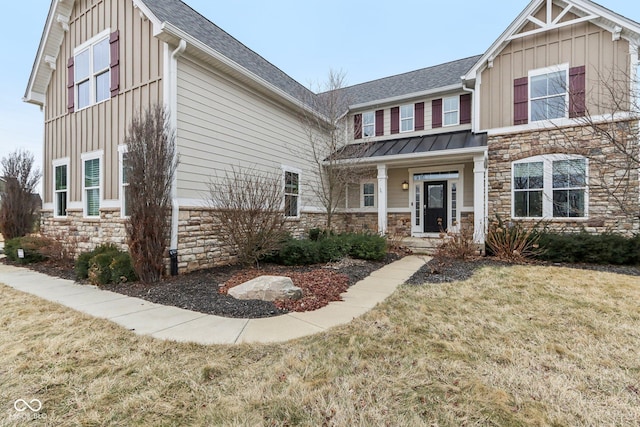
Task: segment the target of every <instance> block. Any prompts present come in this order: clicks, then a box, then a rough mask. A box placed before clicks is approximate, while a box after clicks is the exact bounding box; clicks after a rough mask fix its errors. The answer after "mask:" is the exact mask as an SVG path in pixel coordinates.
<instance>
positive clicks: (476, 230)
mask: <svg viewBox="0 0 640 427" xmlns="http://www.w3.org/2000/svg"><path fill="white" fill-rule="evenodd" d="M485 163H486V162H485V155H484V154H481V155H478V156H474V157H473V242H474V243H476V244H479V245H484V237H485V231H486V230H485V226H486V221H487V205H486V188H487V187H486V179H487V168H486V166H485Z"/></svg>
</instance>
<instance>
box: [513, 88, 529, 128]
mask: <svg viewBox="0 0 640 427" xmlns="http://www.w3.org/2000/svg"><path fill="white" fill-rule="evenodd" d="M527 123H529V78H528V77H522V78H520V79H515V80H514V81H513V124H514V125H526V124H527Z"/></svg>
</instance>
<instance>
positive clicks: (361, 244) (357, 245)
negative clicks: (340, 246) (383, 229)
mask: <svg viewBox="0 0 640 427" xmlns="http://www.w3.org/2000/svg"><path fill="white" fill-rule="evenodd" d="M350 236H351V237H350V239H349V240H350V244H351V249H350V250H349V255H350V256H352V257H353V258H359V259H365V260H369V261H380V260H381V259H383V258H384V257H385V255H386V254H387V241H386V240H385V238H384V237H383V236H380V235H378V234H352V235H350Z"/></svg>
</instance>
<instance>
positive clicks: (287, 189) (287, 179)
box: [284, 170, 300, 218]
mask: <svg viewBox="0 0 640 427" xmlns="http://www.w3.org/2000/svg"><path fill="white" fill-rule="evenodd" d="M299 199H300V174H299V173H297V172H293V171H289V170H285V171H284V216H286V217H292V218H297V217H298V216H300V204H299Z"/></svg>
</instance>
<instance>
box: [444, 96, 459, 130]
mask: <svg viewBox="0 0 640 427" xmlns="http://www.w3.org/2000/svg"><path fill="white" fill-rule="evenodd" d="M459 111H460V97H458V96H452V97H451V98H444V99H443V108H442V119H443V124H444V126H455V125H457V124H459V123H460V120H459Z"/></svg>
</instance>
